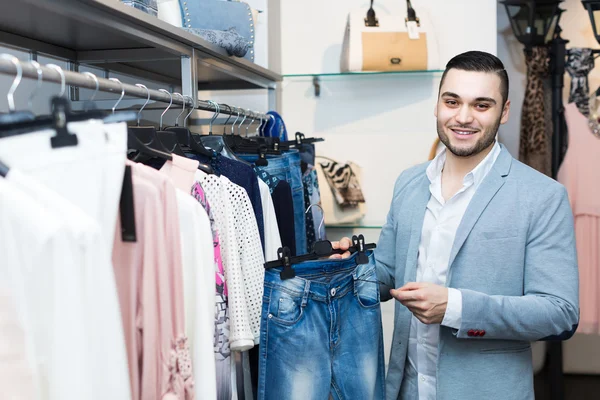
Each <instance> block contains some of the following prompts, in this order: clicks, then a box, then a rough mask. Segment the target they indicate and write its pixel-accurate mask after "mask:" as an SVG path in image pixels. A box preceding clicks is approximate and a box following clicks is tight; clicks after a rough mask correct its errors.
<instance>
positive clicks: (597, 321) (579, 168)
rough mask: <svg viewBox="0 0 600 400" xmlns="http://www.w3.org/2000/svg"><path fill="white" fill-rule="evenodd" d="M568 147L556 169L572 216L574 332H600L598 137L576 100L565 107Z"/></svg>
mask: <svg viewBox="0 0 600 400" xmlns="http://www.w3.org/2000/svg"><path fill="white" fill-rule="evenodd" d="M565 118H566V121H567V126H568V128H569V148H568V150H567V154H566V155H565V159H564V161H563V163H562V165H561V167H560V170H559V171H558V181H559V182H560V183H562V184H563V185H565V187H566V188H567V192H568V193H569V201H570V203H571V208H572V209H573V216H574V218H575V238H576V242H577V258H578V263H579V307H580V320H579V328H578V330H577V332H579V333H586V334H599V333H600V138H598V137H596V136H594V135H593V133H592V131H591V129H590V127H589V126H588V119H587V117H585V116H584V115H583V114H581V113H580V112H579V110H578V109H577V106H576V105H575V103H570V104H567V106H566V107H565Z"/></svg>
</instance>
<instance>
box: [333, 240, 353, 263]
mask: <svg viewBox="0 0 600 400" xmlns="http://www.w3.org/2000/svg"><path fill="white" fill-rule="evenodd" d="M351 246H352V240H350V238H347V237H345V238H342V240H340V241H339V242H332V243H331V247H333V249H334V250H335V249H341V250H344V251H346V250H348V249H349V248H350V247H351ZM348 257H350V252H349V251H346V252H345V253H344V254H332V255H331V256H330V257H329V258H331V259H342V258H348Z"/></svg>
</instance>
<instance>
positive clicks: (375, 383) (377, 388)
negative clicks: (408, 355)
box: [258, 252, 385, 400]
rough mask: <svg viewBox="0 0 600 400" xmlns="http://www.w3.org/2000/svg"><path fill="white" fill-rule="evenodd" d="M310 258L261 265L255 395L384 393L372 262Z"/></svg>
mask: <svg viewBox="0 0 600 400" xmlns="http://www.w3.org/2000/svg"><path fill="white" fill-rule="evenodd" d="M355 258H356V257H355V256H352V257H351V258H348V259H344V260H328V259H326V260H318V261H308V262H304V263H301V264H297V265H295V266H294V269H295V271H296V277H295V278H292V279H288V280H281V279H280V277H279V271H280V270H281V268H275V269H270V270H267V271H266V272H265V291H264V296H263V310H262V320H261V327H260V330H261V332H260V335H261V336H260V364H259V384H258V399H259V400H281V399H285V400H287V399H299V400H313V399H315V400H316V399H328V398H329V396H330V395H331V396H332V397H333V399H335V400H359V399H360V400H381V399H383V398H384V397H385V384H384V375H385V367H384V359H383V358H384V355H383V329H382V324H381V309H380V306H379V284H378V281H377V277H376V275H375V261H374V258H373V254H372V252H369V264H364V265H359V266H357V265H356V262H355Z"/></svg>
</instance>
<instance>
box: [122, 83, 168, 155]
mask: <svg viewBox="0 0 600 400" xmlns="http://www.w3.org/2000/svg"><path fill="white" fill-rule="evenodd" d="M117 82H119V83H121V82H120V81H119V80H117ZM135 86H137V87H140V88H144V89H146V91H148V99H147V100H146V102H145V103H144V105H143V106H142V108H140V110H139V111H138V113H137V126H129V127H127V147H128V148H129V149H131V150H137V151H138V152H139V153H140V154H139V155H137V156H135V157H133V160H134V161H140V160H141V158H143V156H147V157H150V158H152V157H156V158H160V159H162V160H172V159H173V156H171V154H170V153H167V152H165V151H163V150H161V149H160V148H158V146H160V143H159V142H158V140H157V139H156V136H155V135H154V131H155V129H154V127H153V126H139V125H140V118H141V114H142V110H143V109H144V107H146V104H148V102H149V101H150V91H149V90H148V88H147V87H146V86H144V85H142V84H141V83H137V84H136V85H135ZM123 93H124V91H123ZM140 155H142V157H140Z"/></svg>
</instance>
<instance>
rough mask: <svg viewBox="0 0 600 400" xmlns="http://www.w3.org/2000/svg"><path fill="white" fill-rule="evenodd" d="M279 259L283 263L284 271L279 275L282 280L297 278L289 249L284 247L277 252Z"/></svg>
mask: <svg viewBox="0 0 600 400" xmlns="http://www.w3.org/2000/svg"><path fill="white" fill-rule="evenodd" d="M277 257H278V259H279V261H281V262H282V263H283V270H282V271H281V272H280V273H279V277H280V278H281V280H286V279H292V278H294V277H295V276H296V271H294V268H292V263H291V258H292V253H291V251H290V248H289V247H287V246H286V247H282V248H279V250H277Z"/></svg>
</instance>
